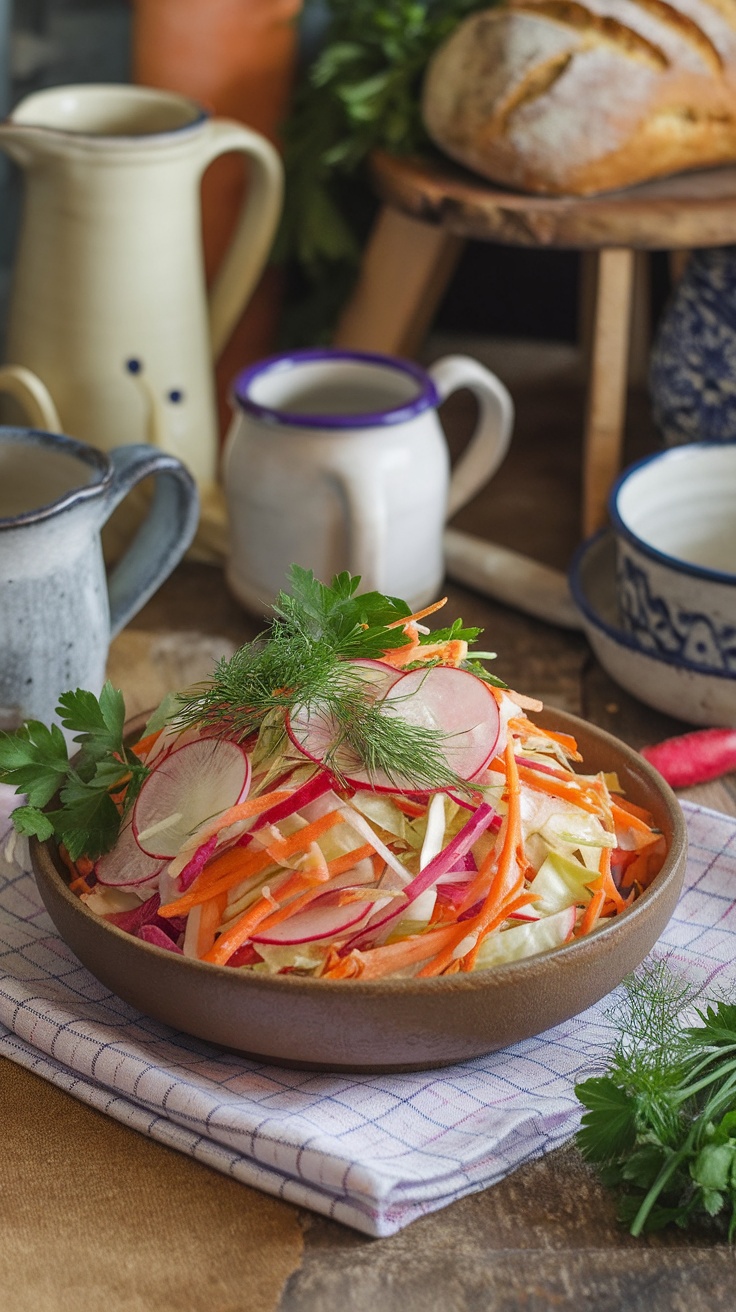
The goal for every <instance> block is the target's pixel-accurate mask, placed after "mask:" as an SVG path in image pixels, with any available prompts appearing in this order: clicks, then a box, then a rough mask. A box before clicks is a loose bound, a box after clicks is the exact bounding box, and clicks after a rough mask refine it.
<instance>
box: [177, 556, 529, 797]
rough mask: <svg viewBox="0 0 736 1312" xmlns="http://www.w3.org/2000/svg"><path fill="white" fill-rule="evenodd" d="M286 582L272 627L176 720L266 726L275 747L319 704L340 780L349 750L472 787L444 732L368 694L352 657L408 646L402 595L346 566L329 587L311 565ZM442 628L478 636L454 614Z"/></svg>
mask: <svg viewBox="0 0 736 1312" xmlns="http://www.w3.org/2000/svg"><path fill="white" fill-rule="evenodd" d="M289 582H290V586H291V592H290V593H288V594H287V593H285V592H280V593H279V595H278V597H277V599H276V602H275V605H274V612H275V618H274V620H273V622H272V624H271V626H270V628H269V629H268V630H267V631H265V632H264V633H262V634H261V635H260V636H259V637H258V638H256V640H255V641H254V642H253V643H249V644H248V645H246V646H245V647H241V648H240V650H239V651H237V652H236V653H235V655H234V656H233V657H232V658H231V659H230V660H223V661H220V663H219V665H218V666H217V668H216V670H215V675H214V678H213V679H212V680H210V681H209V682H208V683H207V684H204V685H200V686H199V687H198V688H197V689H195V690H193V692H192V693H191V694H189V695H186V696H183V697H182V698H181V702H180V710H179V714H178V717H177V719H178V722H179V723H180V724H182V725H204V726H207V727H209V728H214V729H220V730H221V731H223V732H227V733H228V734H230V735H232V736H235V737H238V738H240V739H241V740H242V739H245V738H247V737H249V736H250V735H251V734H253V733H256V732H258V731H259V730H260V729H261V728H262V727H263V726H265V727H266V729H267V731H268V734H269V741H270V745H271V749H272V750H275V749H277V748H278V745H279V743H280V742H283V739H284V736H285V728H284V716H285V712H287V711H294V710H297V709H298V710H301V711H306V712H307V713H311V712H315V711H316V712H318V713H319V714H320V715H321V716H324V717H325V719H329V721H330V722H332V723H333V724H334V727H335V732H334V738H333V739H332V741H331V743H330V744H329V746H328V748H327V749H326V751H325V755H324V764H325V766H326V767H327V768H328V769H330V770H331V771H332V772H333V773H334V774H335V775H336V777H337V778H338V779H341V778H342V777H343V774H344V761H345V759H346V757H347V758H349V759H350V760H352V761H353V762H355V763H359V764H362V765H363V766H364V767H365V768H367V769H368V771H369V772H370V773H374V772H376V771H379V770H380V771H382V772H383V773H385V774H386V775H388V777H389V778H390V779H392V780H395V781H397V782H398V781H401V786H402V787H404V788H413V789H415V790H416V791H418V792H426V791H429V790H431V789H437V788H447V787H450V786H452V785H455V786H456V787H459V788H466V787H467V785H466V783H465V781H463V780H461V779H460V778H459V777H458V775H457V774H455V772H454V771H452V770H451V769H450V768H449V766H448V764H447V759H446V757H445V755H444V753H443V751H442V741H443V735H442V734H441V733H440V732H439V731H437V730H433V729H431V728H427V727H424V726H422V725H416V724H408V723H406V721H405V720H403V719H402V718H401V717H400V716H399V715H396V714H395V713H391V709H390V708H387V707H386V706H385V705H384V704H383V703H382V702H381V701H380V700H377V701H372V700H371V699H370V698H369V697H368V696H367V695H366V684H365V682H364V680H363V678H362V677H361V675H360V673H359V671H357V670H356V669H355V668H354V667H352V666H351V665H350V663H349V662H350V661H353V660H357V659H366V658H367V659H377V658H380V657H381V656H382V655H383V654H384V653H386V652H389V651H392V650H394V649H396V648H400V647H405V646H406V645H407V643H408V642H409V639H408V638H407V635H406V633H405V632H404V625H403V621H406V620H407V619H408V617H409V616H410V614H411V612H410V610H409V607H408V606H407V605H406V603H405V602H404V601H401V600H400V599H399V598H397V597H387V596H383V595H382V594H381V593H378V592H366V593H361V594H359V595H357V589H358V586H359V584H360V578H359V577H358V576H354V577H351V575H349V574H347V573H343V574H337V575H336V576H335V577H334V578H333V580H332V583H331V584H330V585H329V586H328V585H327V584H325V583H321V582H320V581H319V580H318V579H316V578H315V577H314V574H313V573H312V571H311V570H305V569H301V568H300V567H298V566H292V568H291V570H290V571H289ZM440 632H441V633H442V632H443V631H440ZM444 632H446V633H448V634H451V636H452V637H453V638H457V637H458V636H459V635H460V634H463V635H464V634H466V633H467V634H468V635H471V636H472V637H473V638H475V637H477V635H478V634H479V633H480V630H479V629H468V630H464V629H463V627H462V620H458V621H456V623H455V624H454V625H452V626H451V628H450V629H447V630H445V631H444ZM463 640H467V639H463ZM469 664H470V663H469ZM482 668H483V667H482V666H480V667H479V669H480V670H482ZM483 673H484V674H485V671H483ZM488 677H490V676H488ZM494 682H495V681H494ZM498 682H500V681H498ZM502 686H503V685H502ZM393 710H394V711H395V707H394V708H393Z"/></svg>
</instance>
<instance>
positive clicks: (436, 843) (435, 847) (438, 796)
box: [419, 793, 445, 870]
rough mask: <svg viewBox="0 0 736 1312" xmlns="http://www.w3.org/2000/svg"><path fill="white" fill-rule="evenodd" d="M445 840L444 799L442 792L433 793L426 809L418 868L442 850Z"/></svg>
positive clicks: (427, 863)
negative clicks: (425, 825)
mask: <svg viewBox="0 0 736 1312" xmlns="http://www.w3.org/2000/svg"><path fill="white" fill-rule="evenodd" d="M444 841H445V799H444V796H443V794H442V793H435V795H434V797H433V798H432V801H431V802H430V804H429V810H428V811H427V828H426V830H425V834H424V842H423V843H422V850H421V852H420V854H419V869H420V870H423V869H424V867H425V866H427V865H429V863H430V861H433V860H434V858H435V857H436V856H439V854H440V852H441V851H442V845H443V843H444Z"/></svg>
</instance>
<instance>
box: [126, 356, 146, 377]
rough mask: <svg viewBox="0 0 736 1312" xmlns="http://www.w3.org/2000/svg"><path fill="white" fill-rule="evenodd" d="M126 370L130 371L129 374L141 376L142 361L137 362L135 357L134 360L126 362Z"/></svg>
mask: <svg viewBox="0 0 736 1312" xmlns="http://www.w3.org/2000/svg"><path fill="white" fill-rule="evenodd" d="M125 368H126V369H127V370H128V373H129V374H139V373H140V372H141V370H142V368H143V365H142V363H141V361H140V360H136V359H135V357H133V358H132V359H130V360H126V361H125Z"/></svg>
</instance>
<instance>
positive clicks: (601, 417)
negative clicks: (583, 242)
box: [583, 248, 635, 537]
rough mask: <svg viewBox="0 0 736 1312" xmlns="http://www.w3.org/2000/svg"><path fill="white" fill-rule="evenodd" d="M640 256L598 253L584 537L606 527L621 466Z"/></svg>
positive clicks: (627, 252)
mask: <svg viewBox="0 0 736 1312" xmlns="http://www.w3.org/2000/svg"><path fill="white" fill-rule="evenodd" d="M634 255H635V252H634V251H631V250H616V249H613V248H607V249H604V250H601V251H599V253H598V288H597V294H596V305H595V320H594V325H593V345H592V352H591V363H590V377H589V381H588V407H587V415H586V420H585V439H584V447H583V534H584V536H586V537H587V536H588V534H590V533H594V532H595V530H596V529H598V528H600V527H601V525H602V524H603V523H604V522H605V517H606V499H607V497H608V493H609V490H610V488H611V484H612V483H613V480H614V478H615V477H616V474H617V473H618V471H619V469H620V467H621V450H622V446H623V433H624V419H625V416H626V382H627V365H628V356H629V329H630V322H631V295H632V288H633V282H634V265H635V259H634Z"/></svg>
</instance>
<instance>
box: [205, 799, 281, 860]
mask: <svg viewBox="0 0 736 1312" xmlns="http://www.w3.org/2000/svg"><path fill="white" fill-rule="evenodd" d="M293 791H294V789H293V788H277V789H275V790H274V792H271V793H262V794H261V796H260V797H249V798H248V800H247V801H246V802H238V804H237V806H231V807H229V808H228V810H227V811H223V812H222V814H221V815H219V816H217V818H216V819H215V820H213V821H212V822H211V824H208V825H206V826H205V827H204V828H202V829H200V830H198V831H197V844H198V846H201V844H202V843H205V842H206V841H207V839H208V838H211V837H212V835H213V834H219V832H220V830H221V829H228V828H229V827H230V825H234V824H235V823H236V822H237V821H238V820H252V819H253V817H254V816H259V815H262V814H263V812H264V811H270V809H271V807H272V806H276V805H277V804H278V803H279V802H285V801H286V799H287V797H291V794H292V793H293Z"/></svg>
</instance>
